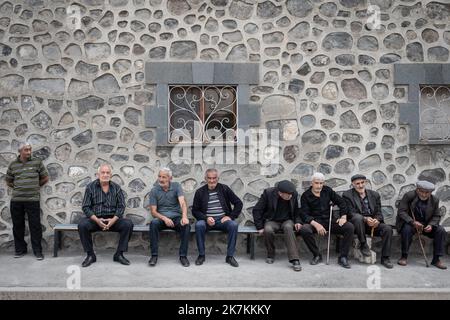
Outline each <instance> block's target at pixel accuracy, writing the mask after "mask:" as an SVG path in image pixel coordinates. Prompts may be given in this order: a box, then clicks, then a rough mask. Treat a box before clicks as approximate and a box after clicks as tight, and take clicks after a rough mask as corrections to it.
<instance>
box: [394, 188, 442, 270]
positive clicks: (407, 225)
mask: <svg viewBox="0 0 450 320" xmlns="http://www.w3.org/2000/svg"><path fill="white" fill-rule="evenodd" d="M434 188H435V186H434V184H433V183H431V182H428V181H418V182H417V183H416V190H413V191H410V192H408V193H406V194H405V195H404V196H403V198H402V200H401V201H400V205H399V207H398V213H397V223H396V225H397V230H398V231H399V233H400V235H401V242H402V256H401V258H400V259H399V260H398V264H399V265H401V266H406V265H407V259H408V251H409V247H410V245H411V242H412V239H413V236H414V234H415V233H416V232H420V233H422V234H424V235H426V236H427V237H429V238H432V239H433V260H432V261H431V264H432V265H434V266H435V267H437V268H439V269H447V267H446V266H445V265H444V263H443V262H442V261H441V260H440V259H439V258H440V257H441V256H443V255H444V246H445V243H446V236H447V234H446V232H445V229H444V228H443V227H442V226H440V225H439V222H440V220H441V214H440V211H439V199H437V198H436V197H435V196H433V195H432V194H431V193H432V192H433V190H434Z"/></svg>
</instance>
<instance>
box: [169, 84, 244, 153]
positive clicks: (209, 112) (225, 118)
mask: <svg viewBox="0 0 450 320" xmlns="http://www.w3.org/2000/svg"><path fill="white" fill-rule="evenodd" d="M168 111H169V117H168V121H169V123H168V127H169V143H172V144H175V143H211V142H236V130H237V89H236V87H235V86H227V85H225V86H195V85H185V86H183V85H176V86H175V85H173V86H172V85H170V86H169V108H168Z"/></svg>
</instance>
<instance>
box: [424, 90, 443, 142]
mask: <svg viewBox="0 0 450 320" xmlns="http://www.w3.org/2000/svg"><path fill="white" fill-rule="evenodd" d="M419 101H420V140H421V141H429V142H443V141H450V86H448V85H447V86H444V85H421V86H420V100H419Z"/></svg>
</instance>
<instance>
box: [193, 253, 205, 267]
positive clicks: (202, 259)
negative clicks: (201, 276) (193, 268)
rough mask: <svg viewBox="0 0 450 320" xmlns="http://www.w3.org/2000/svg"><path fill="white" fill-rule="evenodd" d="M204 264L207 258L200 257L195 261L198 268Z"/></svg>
mask: <svg viewBox="0 0 450 320" xmlns="http://www.w3.org/2000/svg"><path fill="white" fill-rule="evenodd" d="M203 262H205V256H201V255H200V256H198V257H197V260H195V264H196V265H197V266H201V265H202V264H203Z"/></svg>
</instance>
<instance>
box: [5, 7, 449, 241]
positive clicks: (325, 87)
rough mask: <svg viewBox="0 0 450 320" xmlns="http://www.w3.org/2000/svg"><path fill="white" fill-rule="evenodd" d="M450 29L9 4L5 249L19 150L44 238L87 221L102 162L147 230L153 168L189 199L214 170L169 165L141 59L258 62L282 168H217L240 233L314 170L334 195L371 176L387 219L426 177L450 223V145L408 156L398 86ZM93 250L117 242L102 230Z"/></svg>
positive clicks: (230, 10) (351, 17) (271, 11)
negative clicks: (85, 206) (28, 153)
mask: <svg viewBox="0 0 450 320" xmlns="http://www.w3.org/2000/svg"><path fill="white" fill-rule="evenodd" d="M369 4H373V5H377V6H379V7H380V8H381V15H380V17H381V26H380V29H379V30H370V28H368V27H367V25H366V22H368V21H367V8H368V5H369ZM69 9H70V10H69ZM80 17H81V19H80ZM449 19H450V4H448V3H447V1H446V0H441V1H440V2H437V1H430V0H422V1H416V0H339V1H337V0H335V1H327V0H286V1H284V0H279V1H256V0H211V1H202V0H168V1H161V0H79V1H77V2H75V1H70V0H1V1H0V125H1V128H0V174H1V176H2V178H1V180H2V181H1V184H0V212H1V216H0V245H1V247H4V248H10V247H11V245H12V230H11V228H12V225H11V218H10V213H9V191H8V190H7V187H6V185H5V183H4V181H3V180H4V178H3V175H4V173H5V172H6V168H7V165H8V163H9V162H10V161H11V160H13V159H14V157H15V156H16V154H17V152H16V150H17V145H18V143H19V142H20V141H23V140H27V141H29V142H31V143H32V144H33V146H34V151H35V155H37V156H39V157H41V158H43V159H44V160H45V164H46V166H47V167H48V169H49V172H50V176H51V179H50V183H49V184H48V185H46V186H45V187H44V188H43V191H42V201H41V202H42V215H43V216H42V221H43V224H44V227H45V239H46V241H48V242H50V241H51V239H52V230H51V226H52V225H54V224H55V223H58V222H76V221H77V220H78V219H79V217H80V215H81V212H80V211H81V210H80V204H81V201H82V197H83V192H84V187H85V186H86V184H87V183H89V182H90V181H92V179H94V174H95V168H96V167H97V165H98V164H99V163H100V162H103V161H109V162H111V164H112V165H113V168H114V173H115V174H114V181H116V182H118V183H120V184H121V185H122V186H123V188H124V190H125V191H126V194H127V206H128V208H127V213H128V216H129V217H131V218H132V219H133V220H134V221H135V222H136V223H144V222H148V220H149V214H148V213H147V212H146V211H145V210H144V209H143V203H144V201H145V196H146V194H147V192H148V191H149V189H150V188H151V186H152V184H153V182H154V181H155V179H156V174H157V170H158V168H159V167H160V166H165V165H169V166H170V167H172V169H173V170H174V173H175V179H176V180H178V181H180V182H182V185H183V188H184V189H185V191H186V193H187V197H188V199H189V201H190V202H191V200H192V197H193V191H194V190H195V189H196V188H197V187H199V186H200V184H201V181H202V176H203V172H204V170H205V168H207V167H208V165H207V164H202V165H200V164H198V165H193V166H186V165H178V166H177V165H174V164H173V163H172V162H171V159H170V149H168V148H157V146H156V145H155V141H154V132H153V130H151V129H149V128H145V126H144V106H146V105H149V104H151V103H153V102H154V96H155V87H154V86H152V85H148V84H145V75H144V71H145V68H144V66H145V63H146V62H148V61H175V60H176V61H197V62H201V61H219V62H220V61H224V62H226V61H233V62H259V63H260V75H261V76H260V77H261V79H260V83H259V85H257V86H252V87H251V97H250V101H251V102H253V103H256V104H260V105H261V119H262V121H261V128H279V129H280V130H281V133H282V141H281V147H282V150H281V158H282V162H281V164H280V166H279V170H278V173H277V174H275V175H272V176H261V175H260V167H259V165H254V164H251V165H235V166H219V168H220V169H221V170H222V171H223V173H222V182H224V183H227V184H230V185H231V186H232V187H233V189H234V190H235V191H236V193H237V194H238V195H239V196H240V197H241V198H243V200H244V212H243V215H242V218H241V223H251V220H252V218H251V208H252V206H253V205H254V204H255V202H256V200H257V199H258V197H259V195H260V193H261V191H262V190H263V188H266V187H268V186H270V185H273V184H274V183H275V182H276V181H278V180H280V179H285V178H288V179H292V180H293V181H294V182H295V183H296V184H297V185H298V189H299V190H302V188H304V187H305V186H306V185H307V180H308V177H309V176H310V175H311V174H312V173H313V171H315V170H318V171H321V172H323V173H324V174H326V176H327V178H328V181H327V183H328V184H329V185H330V186H332V187H334V188H336V190H340V191H342V190H344V189H346V188H347V187H348V186H349V182H350V181H349V177H350V176H351V175H352V174H354V173H356V172H362V173H365V174H366V175H367V176H368V177H369V179H370V184H371V187H372V188H373V189H375V190H377V191H378V192H380V193H381V195H382V201H383V204H384V206H385V207H384V213H385V214H386V218H387V220H388V221H389V222H393V219H394V214H395V203H396V201H397V200H398V199H399V198H400V197H401V196H402V195H403V194H404V193H405V192H407V191H409V190H411V189H412V188H413V183H414V182H415V181H416V179H417V177H424V178H428V179H431V180H433V181H434V182H436V183H437V186H438V189H437V192H436V193H437V195H438V196H439V197H440V198H441V200H442V202H441V210H442V213H443V214H444V215H445V217H444V220H445V222H444V223H445V224H446V225H447V226H448V225H450V220H449V219H448V213H447V212H448V209H450V207H449V205H450V203H449V201H450V184H449V176H448V168H449V165H450V146H445V145H444V146H442V145H441V146H427V145H415V146H414V145H409V143H408V142H409V141H408V126H407V125H400V124H399V121H398V117H399V116H398V113H399V112H398V106H399V103H403V102H406V101H407V100H408V99H407V95H408V92H407V90H406V87H402V86H398V87H395V86H394V83H393V77H394V75H393V71H394V68H393V65H394V64H395V63H412V62H414V63H422V62H425V63H427V62H438V63H448V62H449V46H450V24H449V22H448V21H449ZM74 238H76V237H74ZM107 239H109V238H107ZM66 240H67V241H66V244H65V245H66V246H69V245H70V239H66ZM77 242H78V241H77ZM97 245H99V246H103V247H108V246H113V244H111V243H109V242H108V241H106V240H105V238H104V237H103V236H101V235H99V236H98V237H97ZM132 245H133V246H144V247H145V246H146V243H145V242H144V241H143V240H142V239H139V238H133V242H132Z"/></svg>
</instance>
